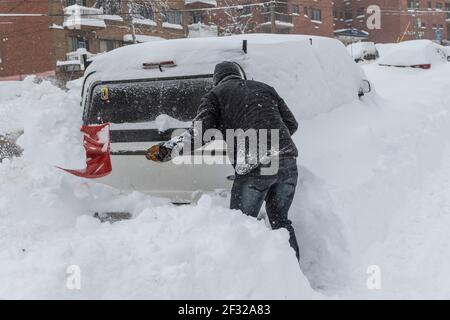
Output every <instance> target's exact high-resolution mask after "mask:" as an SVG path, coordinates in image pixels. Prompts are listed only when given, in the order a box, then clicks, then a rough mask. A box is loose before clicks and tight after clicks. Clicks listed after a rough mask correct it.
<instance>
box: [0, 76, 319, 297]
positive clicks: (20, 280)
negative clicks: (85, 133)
mask: <svg viewBox="0 0 450 320" xmlns="http://www.w3.org/2000/svg"><path fill="white" fill-rule="evenodd" d="M80 86H81V83H80V82H79V81H78V82H76V83H70V84H69V87H70V88H71V89H70V90H69V91H68V92H65V91H62V90H60V89H58V88H56V87H54V86H52V85H51V84H50V83H48V82H43V83H41V84H37V83H34V82H33V79H31V78H27V79H26V80H25V81H24V82H20V83H15V82H10V83H0V88H1V89H0V90H2V91H8V92H9V93H10V94H9V95H8V96H2V97H1V102H0V110H1V111H2V113H3V115H5V116H7V117H9V118H8V119H10V121H11V122H13V124H11V126H10V127H14V128H15V129H17V130H20V129H21V130H24V134H23V136H22V137H21V138H20V139H19V141H18V143H19V144H20V146H21V147H23V148H24V150H25V151H24V155H23V157H21V158H16V159H13V160H5V161H4V162H3V163H1V164H0V234H1V237H0V298H2V299H5V298H41V299H42V298H70V299H72V298H96V299H99V298H128V299H129V298H145V299H152V298H155V299H156V298H159V299H161V298H163V299H175V298H179V299H181V298H184V299H187V298H190V299H192V298H199V299H200V298H205V299H210V298H218V299H266V298H267V299H286V298H315V297H316V298H317V297H320V295H318V294H317V293H315V292H314V291H313V290H312V289H311V287H310V285H309V283H308V280H307V279H306V277H305V276H304V275H303V274H302V272H301V270H300V268H299V265H298V262H297V260H296V258H295V253H294V251H293V250H292V249H291V248H290V246H289V243H288V234H287V232H286V231H285V230H280V231H271V230H270V229H269V228H267V227H266V226H265V225H264V223H263V222H258V221H257V220H256V219H252V218H249V217H247V216H244V215H242V214H241V213H240V212H237V211H232V210H229V209H227V205H228V199H227V198H226V197H224V196H222V195H214V194H213V195H210V196H208V195H206V196H204V197H203V198H202V199H201V200H200V201H199V203H198V204H197V205H193V206H183V207H177V206H174V205H172V204H170V203H169V201H168V200H167V199H160V198H151V197H148V196H145V195H143V194H139V193H132V194H122V193H121V192H120V191H117V190H113V189H111V188H109V187H106V186H104V185H101V184H97V183H95V182H92V181H86V180H83V179H79V178H76V177H73V176H70V175H68V174H66V173H64V172H63V171H61V170H59V169H57V168H56V167H55V166H56V165H58V166H63V167H82V166H83V163H84V153H83V150H82V144H81V141H82V140H81V138H82V137H81V134H80V132H79V128H80V125H81V113H82V110H81V108H80V106H79V101H80ZM2 119H3V117H2ZM162 120H164V121H166V120H167V119H162ZM164 121H163V122H164ZM2 127H3V123H2ZM108 211H126V212H130V213H132V215H133V219H131V220H129V221H123V222H119V223H116V224H113V225H110V224H108V223H106V224H100V222H99V221H98V220H97V219H95V218H93V214H94V213H95V212H108ZM74 265H75V266H77V267H80V270H81V290H69V289H68V288H67V287H66V281H67V279H68V277H69V275H68V274H67V273H66V271H67V270H68V269H67V268H69V267H70V266H74ZM69 270H70V269H69Z"/></svg>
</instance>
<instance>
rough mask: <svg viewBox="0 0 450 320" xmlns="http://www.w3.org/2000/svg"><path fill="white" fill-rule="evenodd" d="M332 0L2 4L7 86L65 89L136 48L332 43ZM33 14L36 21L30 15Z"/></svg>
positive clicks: (2, 70) (1, 75) (0, 41)
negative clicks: (220, 39) (270, 38)
mask: <svg viewBox="0 0 450 320" xmlns="http://www.w3.org/2000/svg"><path fill="white" fill-rule="evenodd" d="M332 6H333V2H332V0H320V1H317V0H277V1H270V0H60V1H59V0H58V1H51V0H33V1H23V0H8V1H5V2H2V1H0V13H2V14H5V13H6V14H8V13H14V14H19V15H20V14H23V15H24V16H5V15H3V16H0V80H5V79H21V78H23V77H25V76H26V75H29V74H38V75H42V76H57V77H58V78H59V79H60V80H62V81H63V82H65V81H66V80H68V79H73V78H76V77H79V76H80V75H81V74H82V73H83V71H84V64H83V60H82V56H83V55H86V56H87V57H88V58H90V57H93V56H95V55H97V54H101V53H103V52H107V51H110V50H113V49H115V48H117V47H120V46H123V45H126V44H131V43H133V42H144V41H154V40H160V39H161V38H164V39H171V38H182V37H202V36H213V35H220V36H225V35H230V34H240V33H254V32H275V33H286V34H313V35H322V36H329V37H332V36H333V19H332V15H333V10H332ZM30 14H33V16H30Z"/></svg>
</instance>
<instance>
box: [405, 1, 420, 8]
mask: <svg viewBox="0 0 450 320" xmlns="http://www.w3.org/2000/svg"><path fill="white" fill-rule="evenodd" d="M419 6H420V4H419V0H408V10H416V9H419Z"/></svg>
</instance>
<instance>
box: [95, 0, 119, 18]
mask: <svg viewBox="0 0 450 320" xmlns="http://www.w3.org/2000/svg"><path fill="white" fill-rule="evenodd" d="M94 7H96V8H103V13H104V14H109V15H120V14H121V11H122V6H121V3H120V0H97V1H96V2H95V5H94Z"/></svg>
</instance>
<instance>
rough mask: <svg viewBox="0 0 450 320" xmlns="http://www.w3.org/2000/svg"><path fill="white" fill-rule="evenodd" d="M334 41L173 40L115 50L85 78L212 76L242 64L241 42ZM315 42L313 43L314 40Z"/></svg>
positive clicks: (251, 36)
mask: <svg viewBox="0 0 450 320" xmlns="http://www.w3.org/2000/svg"><path fill="white" fill-rule="evenodd" d="M310 38H312V39H320V41H333V42H334V41H336V40H333V39H328V38H322V37H315V36H303V35H269V34H249V35H237V36H228V37H208V38H193V39H192V38H191V39H186V38H183V39H172V40H167V41H157V42H151V43H142V44H136V45H130V46H125V47H121V48H118V49H116V50H113V51H110V52H108V53H106V54H103V55H101V56H98V57H96V59H95V60H94V61H93V62H92V64H91V65H90V66H89V68H88V69H87V70H86V72H85V74H89V73H91V72H92V71H95V72H96V73H98V74H97V75H96V76H93V77H92V78H93V79H94V78H95V79H97V80H101V81H112V80H126V79H128V80H130V79H141V78H143V79H145V78H153V77H161V76H164V77H171V76H185V75H199V74H212V72H213V70H214V66H215V65H216V64H217V63H219V62H221V61H224V60H233V61H237V62H239V61H241V62H243V61H244V60H245V53H244V52H243V50H242V49H243V48H242V43H243V40H247V41H248V45H249V50H251V49H250V47H251V46H252V45H254V44H260V45H261V44H272V43H279V42H286V41H299V40H304V41H309V39H310ZM313 41H314V40H313ZM162 61H174V62H175V63H176V65H177V66H176V67H175V68H171V69H165V71H164V73H163V74H161V72H160V71H159V69H154V70H149V69H144V68H143V63H155V62H156V63H158V62H162Z"/></svg>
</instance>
